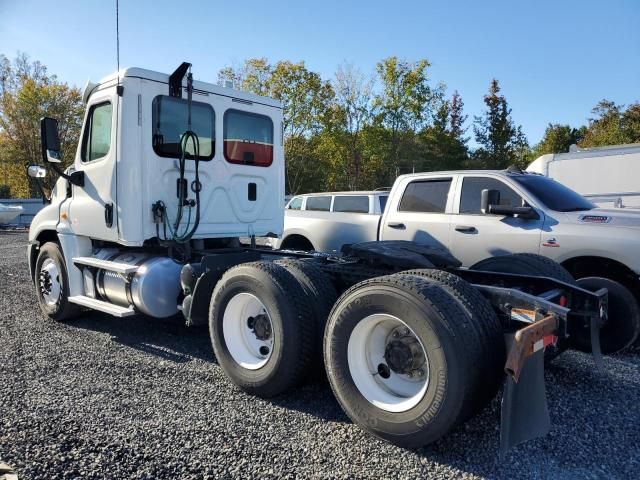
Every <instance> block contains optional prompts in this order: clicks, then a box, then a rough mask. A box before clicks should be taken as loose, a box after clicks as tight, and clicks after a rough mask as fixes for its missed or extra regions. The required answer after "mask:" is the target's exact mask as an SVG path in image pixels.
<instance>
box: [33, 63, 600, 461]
mask: <svg viewBox="0 0 640 480" xmlns="http://www.w3.org/2000/svg"><path fill="white" fill-rule="evenodd" d="M84 100H85V102H86V103H87V110H86V115H85V120H84V126H83V128H82V133H81V141H80V144H79V146H78V150H77V154H76V156H75V159H74V160H73V163H72V165H71V166H70V167H69V168H67V169H66V170H62V169H61V168H60V166H59V163H60V161H61V157H60V146H59V140H58V135H57V122H56V121H55V120H54V119H51V118H44V119H43V120H42V122H41V137H42V155H43V160H44V162H45V163H46V165H48V166H49V167H50V168H51V169H53V170H55V171H56V172H57V173H58V174H59V175H60V178H59V179H58V180H57V182H56V185H55V188H54V189H53V192H52V194H51V198H50V199H49V204H48V205H47V206H46V207H45V208H43V209H42V210H41V211H40V212H39V213H38V215H36V217H35V218H34V220H33V222H32V223H31V229H30V231H29V246H28V251H27V255H28V259H29V267H30V270H31V275H32V278H33V280H34V284H35V291H36V294H37V296H38V300H39V303H40V306H41V308H42V310H43V312H44V313H45V314H46V315H47V316H48V317H50V318H51V319H53V320H56V321H66V320H70V319H72V318H73V317H75V316H77V315H81V314H86V312H88V311H91V310H97V311H101V312H106V313H109V314H111V315H113V316H115V317H128V316H133V315H136V314H144V315H149V316H151V317H158V318H162V317H169V316H173V315H175V314H177V313H178V312H179V311H181V312H182V314H183V315H184V317H185V319H186V321H187V323H188V324H208V325H209V330H210V335H211V341H212V345H213V351H214V353H215V356H216V358H217V360H218V362H219V364H220V366H221V367H222V370H223V371H224V372H225V374H226V375H227V376H228V377H229V379H230V380H231V381H232V382H234V383H235V384H236V385H238V386H239V387H240V388H242V389H244V390H245V391H247V392H249V393H251V394H255V395H258V396H263V397H269V396H274V395H277V394H280V393H282V392H284V391H286V390H288V389H289V388H291V387H292V386H294V385H296V384H297V383H299V382H301V381H302V380H303V379H304V378H306V377H307V376H308V375H309V374H310V373H311V372H313V371H316V372H317V371H318V367H323V368H324V370H325V371H326V375H327V377H328V380H329V382H330V384H331V387H332V389H333V391H334V393H335V396H336V398H337V399H338V401H339V403H340V404H341V406H342V407H343V408H344V410H345V412H346V413H347V414H348V415H349V416H350V417H351V418H352V419H353V420H354V422H356V423H357V424H358V425H360V426H361V427H362V428H364V429H365V430H367V431H369V432H371V433H373V434H374V435H377V436H378V437H380V438H383V439H385V440H387V441H390V442H393V443H395V444H397V445H400V446H404V447H417V446H421V445H425V444H427V443H430V442H433V441H435V440H436V439H438V438H440V437H441V436H442V435H444V434H446V433H447V432H448V431H449V430H450V429H451V428H453V427H454V426H455V425H457V424H459V423H460V422H462V421H464V420H466V419H467V418H469V417H470V416H471V415H473V414H474V413H475V412H477V411H478V410H479V409H481V408H482V407H484V406H485V405H486V404H487V402H488V401H489V400H490V399H491V398H493V397H494V396H495V394H496V393H497V391H498V390H499V387H500V384H501V382H502V381H503V379H506V380H505V382H506V384H505V389H504V397H503V402H502V420H501V450H502V451H503V452H504V450H506V449H507V448H508V447H510V446H511V445H514V444H516V443H519V442H521V441H524V440H526V439H528V438H532V437H536V436H539V435H542V434H544V433H546V432H547V431H548V429H549V422H550V419H549V414H548V410H547V406H546V397H545V392H544V379H543V368H544V362H543V352H545V351H546V352H547V353H548V354H553V353H554V352H557V351H558V345H559V346H562V345H563V344H566V341H567V339H570V338H573V337H574V336H579V337H584V336H585V335H586V336H587V337H589V336H590V337H591V338H592V340H593V344H592V348H593V352H594V358H595V360H596V364H599V361H600V356H599V353H600V352H599V329H600V327H601V325H603V324H606V321H607V299H608V294H607V290H606V289H600V290H598V291H596V292H592V291H588V290H585V289H582V288H580V287H579V286H577V285H576V284H575V283H574V282H573V281H572V278H571V277H570V276H568V274H567V273H566V271H564V270H563V269H562V267H560V266H559V265H557V264H556V263H554V262H552V261H550V260H548V259H545V258H542V257H539V256H536V255H528V254H522V255H514V256H513V258H514V259H515V260H517V261H518V262H519V263H524V264H526V265H528V267H529V269H528V272H527V275H522V274H517V273H516V274H514V273H509V272H502V273H501V272H490V271H482V270H473V269H462V268H460V263H459V262H457V261H456V260H455V259H454V258H452V257H451V255H450V254H449V253H448V252H447V251H446V250H443V249H435V248H428V247H425V246H421V245H418V244H416V243H413V242H402V241H392V242H371V243H364V244H360V245H353V246H352V247H351V253H350V254H349V255H348V256H342V257H332V256H318V255H315V256H313V255H308V254H296V253H292V252H286V251H278V250H275V251H274V250H267V249H261V248H258V247H256V245H255V238H256V237H272V238H273V237H276V236H278V235H281V234H282V230H283V211H282V198H283V197H284V154H283V138H282V134H281V132H282V108H281V105H280V104H279V103H278V102H277V101H275V100H272V99H268V98H263V97H258V96H255V95H250V94H248V93H244V92H238V91H234V90H232V89H228V88H222V87H220V86H217V85H213V84H209V83H203V82H197V81H193V79H192V75H191V73H190V64H188V63H183V64H182V65H181V66H180V67H179V68H178V69H176V71H175V72H174V73H173V74H171V75H165V74H161V73H157V72H152V71H148V70H143V69H139V68H129V69H126V70H122V71H119V72H117V73H115V74H113V75H111V76H108V77H106V78H104V79H103V80H101V81H100V82H99V83H97V84H89V85H88V86H87V88H86V89H85V92H84ZM29 173H30V175H31V176H32V177H34V178H36V179H39V178H41V177H42V176H44V175H45V174H46V170H45V169H44V168H43V167H42V166H38V165H33V166H31V167H30V168H29ZM241 237H249V238H250V239H251V242H250V243H251V244H250V245H243V244H241V243H240V242H239V238H241ZM338 294H340V297H339V298H338ZM131 321H135V317H134V318H133V319H132V320H131ZM504 338H506V339H507V342H506V343H505V341H504ZM505 373H506V375H505Z"/></svg>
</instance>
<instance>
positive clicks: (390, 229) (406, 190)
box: [380, 176, 455, 248]
mask: <svg viewBox="0 0 640 480" xmlns="http://www.w3.org/2000/svg"><path fill="white" fill-rule="evenodd" d="M454 180H455V176H434V177H429V178H419V177H413V176H409V177H404V178H402V179H401V180H398V181H399V182H400V183H399V184H398V185H396V186H394V188H393V191H392V193H391V196H390V197H389V200H388V205H387V208H386V209H385V214H384V217H383V219H382V224H381V225H380V240H410V241H414V242H417V243H422V244H426V245H430V246H433V247H440V248H448V247H449V224H450V223H451V213H450V212H451V209H452V206H453V192H454V191H455V188H452V185H454V184H455V182H454Z"/></svg>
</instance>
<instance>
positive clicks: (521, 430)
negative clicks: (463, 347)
mask: <svg viewBox="0 0 640 480" xmlns="http://www.w3.org/2000/svg"><path fill="white" fill-rule="evenodd" d="M511 342H513V335H508V337H507V344H508V345H510V344H511ZM550 428H551V418H550V417H549V409H548V407H547V393H546V390H545V385H544V349H541V350H539V351H537V352H535V353H534V354H533V355H531V356H530V357H529V358H527V361H526V362H525V363H524V365H523V367H522V371H521V373H520V377H519V379H518V382H516V381H515V380H514V379H513V377H512V376H511V375H506V380H505V384H504V393H503V394H502V408H501V412H500V459H503V458H504V457H505V455H506V453H507V450H509V449H510V448H511V447H514V446H515V445H518V444H520V443H522V442H526V441H527V440H531V439H534V438H538V437H542V436H544V435H546V434H547V433H549V430H550Z"/></svg>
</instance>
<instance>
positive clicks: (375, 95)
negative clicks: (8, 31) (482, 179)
mask: <svg viewBox="0 0 640 480" xmlns="http://www.w3.org/2000/svg"><path fill="white" fill-rule="evenodd" d="M217 81H218V83H219V84H221V85H231V86H232V87H233V88H236V89H238V90H244V91H249V92H252V93H255V94H258V95H266V96H269V97H273V98H276V99H278V100H280V101H281V102H282V105H283V108H284V124H283V136H284V142H285V144H284V145H285V158H286V188H287V192H288V193H303V192H310V191H323V190H357V189H372V188H378V187H383V186H390V185H391V184H392V183H393V181H394V179H395V178H396V176H397V175H399V174H403V173H409V172H413V171H415V172H418V171H435V170H456V169H466V168H479V169H484V168H488V169H501V168H506V167H508V166H510V165H518V166H521V167H525V166H526V165H527V164H528V163H529V162H530V161H532V160H533V159H535V158H536V157H537V156H539V155H542V154H544V153H554V152H556V153H557V152H566V151H568V148H569V146H570V145H571V144H574V143H576V144H578V145H579V146H581V147H596V146H604V145H614V144H623V143H635V142H640V103H638V102H635V103H633V104H631V105H628V106H623V105H617V104H615V103H614V102H611V101H609V100H602V101H601V102H599V103H598V104H597V105H596V106H595V107H594V109H593V110H592V115H593V117H592V118H590V119H589V120H588V123H587V125H583V126H578V127H573V126H570V125H562V124H549V125H548V126H547V128H546V131H545V133H544V136H543V138H542V140H541V141H540V142H539V143H538V144H536V145H534V146H530V145H529V142H528V140H527V138H526V135H525V134H524V132H523V131H522V127H521V126H520V125H517V124H516V123H515V122H514V120H513V118H512V115H511V108H510V107H509V104H508V102H507V99H506V98H505V96H504V95H503V94H502V92H501V89H500V84H499V82H498V80H496V79H494V80H492V81H491V83H490V85H489V88H488V91H487V93H486V95H485V96H484V104H485V108H484V111H483V112H482V114H481V115H479V116H474V117H473V119H469V118H468V115H467V114H466V113H465V111H464V102H463V99H462V97H461V96H460V94H459V93H458V92H457V91H455V90H454V91H453V93H452V94H451V95H448V94H447V88H446V85H445V84H444V83H441V82H440V83H437V82H435V81H434V80H433V79H432V78H431V64H430V63H429V61H428V60H426V59H422V60H418V61H413V62H412V61H407V60H403V59H400V58H398V57H395V56H392V57H388V58H385V59H383V60H381V61H380V62H378V64H377V65H376V67H375V70H374V72H372V73H371V74H365V73H363V72H362V71H361V70H360V69H359V68H357V67H356V66H355V65H353V64H349V63H345V64H342V65H340V66H339V67H338V68H337V70H336V72H335V74H334V76H333V77H332V78H331V79H324V78H322V76H321V75H320V74H318V73H317V72H313V71H311V70H309V69H308V68H307V67H306V65H305V63H304V62H302V61H301V62H291V61H286V60H282V61H277V62H275V63H271V62H269V61H268V60H267V59H265V58H251V59H248V60H246V61H244V62H242V63H241V64H240V65H236V66H228V67H225V68H223V69H222V70H220V72H219V73H218V79H217ZM83 111H84V108H83V105H82V101H81V93H80V91H79V89H78V88H76V87H73V86H69V85H68V84H66V83H64V82H61V81H59V80H58V79H57V77H56V76H55V75H50V74H49V73H48V72H47V69H46V67H45V66H44V65H42V64H41V63H40V62H37V61H36V62H30V60H29V58H28V57H27V56H26V55H24V54H22V55H19V56H18V57H17V58H16V59H15V60H14V61H13V62H12V61H10V60H9V59H8V58H7V57H6V56H4V55H0V198H2V197H3V195H4V196H5V197H6V196H8V195H12V196H33V195H37V192H36V191H34V186H33V185H29V183H28V181H27V178H26V176H25V174H24V165H25V164H28V163H38V162H39V160H40V150H39V119H40V118H41V117H42V116H53V117H56V118H58V119H59V120H60V131H61V136H62V148H63V151H64V157H65V159H66V161H67V163H69V162H70V161H71V160H72V158H73V155H74V152H75V148H76V145H77V142H78V138H79V134H80V128H81V124H82V118H83ZM469 124H470V127H471V128H470V127H469ZM472 137H473V138H474V140H475V144H474V146H473V147H472V146H470V140H471V138H472Z"/></svg>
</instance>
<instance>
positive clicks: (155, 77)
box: [83, 67, 282, 108]
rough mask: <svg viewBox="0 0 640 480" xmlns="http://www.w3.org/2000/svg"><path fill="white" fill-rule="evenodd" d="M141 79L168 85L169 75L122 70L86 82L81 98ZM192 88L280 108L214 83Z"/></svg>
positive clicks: (273, 102) (274, 102)
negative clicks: (127, 80)
mask: <svg viewBox="0 0 640 480" xmlns="http://www.w3.org/2000/svg"><path fill="white" fill-rule="evenodd" d="M125 77H129V78H143V79H145V80H151V81H153V82H160V83H165V84H167V85H169V74H167V73H161V72H155V71H153V70H146V69H144V68H138V67H127V68H122V69H120V71H118V72H113V73H112V74H110V75H107V76H106V77H104V78H102V79H101V80H100V81H99V82H98V83H92V82H88V83H87V85H86V86H85V89H84V92H83V98H84V99H85V101H86V100H87V99H88V98H89V95H90V94H91V92H92V91H93V90H94V89H95V88H96V87H98V86H99V85H105V84H108V83H110V82H115V81H117V80H118V79H119V78H125ZM182 87H183V88H186V79H183V83H182ZM193 88H194V89H195V90H200V91H203V92H207V93H213V94H216V95H223V96H226V97H233V98H238V99H241V100H246V101H249V102H254V103H260V104H262V105H267V106H270V107H275V108H282V104H281V103H280V101H279V100H275V99H273V98H269V97H263V96H260V95H255V94H253V93H249V92H243V91H240V90H235V89H233V88H228V87H223V86H221V85H216V84H214V83H207V82H201V81H200V80H194V81H193Z"/></svg>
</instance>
